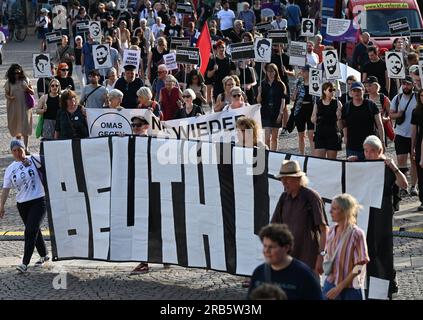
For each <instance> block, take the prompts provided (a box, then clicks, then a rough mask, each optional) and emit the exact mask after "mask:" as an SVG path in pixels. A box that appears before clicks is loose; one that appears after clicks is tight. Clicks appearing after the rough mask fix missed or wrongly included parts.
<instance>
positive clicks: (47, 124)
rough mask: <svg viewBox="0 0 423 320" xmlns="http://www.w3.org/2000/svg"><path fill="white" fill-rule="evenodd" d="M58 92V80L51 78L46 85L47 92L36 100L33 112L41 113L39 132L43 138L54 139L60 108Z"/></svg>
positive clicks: (59, 90) (59, 89)
mask: <svg viewBox="0 0 423 320" xmlns="http://www.w3.org/2000/svg"><path fill="white" fill-rule="evenodd" d="M60 92H61V87H60V82H59V80H57V79H53V80H51V81H50V83H49V85H48V93H47V94H44V95H42V96H41V97H40V99H39V100H38V107H37V109H36V110H35V112H36V113H38V114H40V115H43V130H42V133H41V136H42V138H43V139H54V130H55V128H56V118H57V112H58V111H59V109H60Z"/></svg>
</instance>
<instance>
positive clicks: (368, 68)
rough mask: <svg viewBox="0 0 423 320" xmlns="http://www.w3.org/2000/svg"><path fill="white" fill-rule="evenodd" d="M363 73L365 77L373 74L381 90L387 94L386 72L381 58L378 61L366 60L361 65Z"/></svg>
mask: <svg viewBox="0 0 423 320" xmlns="http://www.w3.org/2000/svg"><path fill="white" fill-rule="evenodd" d="M362 72H363V73H366V74H367V77H370V76H373V77H376V78H377V80H378V82H379V84H380V87H381V90H382V91H383V93H384V94H385V95H386V96H387V95H388V92H385V91H386V79H385V72H386V64H385V62H383V61H382V60H381V59H379V61H378V62H371V61H370V62H368V63H366V64H365V65H364V67H363V71H362Z"/></svg>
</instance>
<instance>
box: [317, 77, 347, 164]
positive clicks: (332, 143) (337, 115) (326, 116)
mask: <svg viewBox="0 0 423 320" xmlns="http://www.w3.org/2000/svg"><path fill="white" fill-rule="evenodd" d="M335 92H336V89H335V86H334V85H333V83H331V82H325V83H324V84H323V87H322V98H321V99H319V101H317V103H316V104H315V105H314V108H313V114H312V115H311V121H312V122H313V123H314V124H315V126H316V129H315V131H314V145H315V149H314V151H313V156H315V157H320V158H328V159H336V156H337V154H338V151H340V150H342V148H341V144H342V140H341V134H340V129H339V128H340V126H338V124H339V121H340V119H341V110H342V104H341V102H339V100H337V99H335Z"/></svg>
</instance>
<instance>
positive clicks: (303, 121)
mask: <svg viewBox="0 0 423 320" xmlns="http://www.w3.org/2000/svg"><path fill="white" fill-rule="evenodd" d="M312 113H313V104H312V103H308V104H303V105H302V107H301V110H300V112H299V113H298V114H297V115H296V116H295V117H294V119H295V126H296V127H297V131H298V132H304V131H305V129H306V125H307V130H314V123H313V122H311V114H312Z"/></svg>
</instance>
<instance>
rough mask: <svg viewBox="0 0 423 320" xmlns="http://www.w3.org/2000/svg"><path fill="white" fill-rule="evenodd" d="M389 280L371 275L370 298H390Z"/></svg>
mask: <svg viewBox="0 0 423 320" xmlns="http://www.w3.org/2000/svg"><path fill="white" fill-rule="evenodd" d="M388 290H389V280H384V279H379V278H375V277H370V281H369V299H377V300H388Z"/></svg>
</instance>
